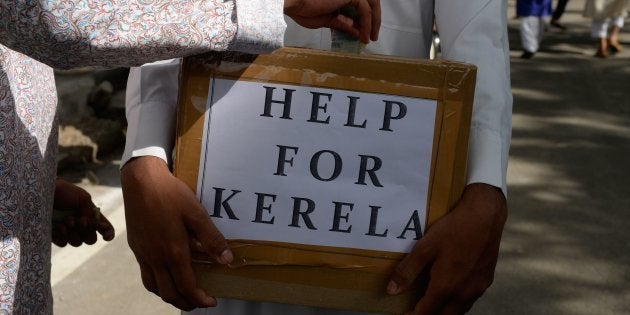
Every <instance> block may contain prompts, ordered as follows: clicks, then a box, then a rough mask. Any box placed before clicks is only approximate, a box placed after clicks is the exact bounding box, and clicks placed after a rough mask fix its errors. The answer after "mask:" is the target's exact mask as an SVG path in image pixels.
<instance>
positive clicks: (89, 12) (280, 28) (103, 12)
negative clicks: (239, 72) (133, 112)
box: [0, 0, 285, 68]
mask: <svg viewBox="0 0 630 315" xmlns="http://www.w3.org/2000/svg"><path fill="white" fill-rule="evenodd" d="M282 5H283V2H282V1H278V0H256V1H244V0H232V1H221V0H196V1H183V0H175V1H172V0H154V1H153V2H151V3H147V2H146V1H140V0H129V1H99V0H97V1H73V0H57V1H51V2H46V1H43V0H41V1H39V2H35V3H32V2H28V1H24V0H19V1H10V0H0V43H2V44H3V45H5V46H7V47H9V48H11V49H13V50H15V51H19V52H21V53H24V54H26V55H29V56H32V57H34V58H35V59H37V60H39V61H42V62H44V63H46V64H49V65H51V66H53V67H59V68H69V67H76V66H83V65H101V66H121V65H137V64H141V63H145V62H149V61H153V60H158V59H167V58H172V57H175V56H182V55H191V54H197V53H201V52H205V51H209V50H227V49H234V50H242V51H248V52H253V53H258V52H262V51H270V50H272V49H274V48H277V47H279V46H281V45H282V36H283V33H284V27H285V26H284V20H283V17H282V11H283V9H282ZM241 11H242V12H241ZM260 12H262V13H260ZM241 13H242V14H241ZM256 13H259V14H256ZM239 27H241V28H242V31H241V30H239Z"/></svg>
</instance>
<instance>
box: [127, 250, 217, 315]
mask: <svg viewBox="0 0 630 315" xmlns="http://www.w3.org/2000/svg"><path fill="white" fill-rule="evenodd" d="M175 256H176V257H177V260H176V261H172V262H170V263H166V265H164V266H155V267H154V268H152V267H151V266H150V265H149V264H146V263H144V262H142V261H141V260H140V259H139V258H138V257H136V260H138V264H139V265H140V275H141V278H142V284H143V285H144V287H145V288H146V289H147V290H148V291H150V292H152V293H154V294H156V295H158V296H160V297H161V298H162V300H163V301H165V302H167V303H169V304H172V305H173V306H175V307H177V308H179V309H181V310H185V311H189V310H192V309H193V308H197V307H214V306H216V305H217V301H216V299H215V298H213V297H211V296H209V295H207V294H206V293H205V292H204V291H203V290H202V289H201V288H199V287H197V283H196V280H195V275H194V273H193V271H192V266H191V264H190V254H189V253H186V252H181V253H178V254H177V255H175Z"/></svg>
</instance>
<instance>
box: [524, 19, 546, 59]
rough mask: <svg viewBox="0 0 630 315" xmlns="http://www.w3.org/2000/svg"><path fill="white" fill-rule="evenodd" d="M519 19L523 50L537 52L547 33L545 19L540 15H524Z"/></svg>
mask: <svg viewBox="0 0 630 315" xmlns="http://www.w3.org/2000/svg"><path fill="white" fill-rule="evenodd" d="M519 19H520V22H521V28H520V31H521V46H522V47H523V50H525V51H528V52H532V53H535V52H537V51H538V48H539V47H540V42H541V41H542V39H543V34H544V33H545V25H546V21H545V19H544V18H542V17H539V16H522V17H520V18H519Z"/></svg>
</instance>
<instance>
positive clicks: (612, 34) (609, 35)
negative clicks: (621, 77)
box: [584, 0, 630, 58]
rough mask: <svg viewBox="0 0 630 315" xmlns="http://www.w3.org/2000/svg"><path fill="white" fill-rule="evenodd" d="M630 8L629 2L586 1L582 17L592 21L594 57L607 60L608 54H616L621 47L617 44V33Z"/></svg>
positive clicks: (626, 0) (608, 0)
mask: <svg viewBox="0 0 630 315" xmlns="http://www.w3.org/2000/svg"><path fill="white" fill-rule="evenodd" d="M629 8H630V0H587V1H586V5H585V6H584V16H585V17H590V18H592V19H593V21H592V24H591V36H592V37H593V38H596V39H597V40H598V41H597V51H596V52H595V57H598V58H607V57H608V55H609V53H613V54H615V53H618V52H620V51H621V50H622V49H623V47H622V46H621V43H619V31H620V30H621V28H622V27H623V25H624V19H625V17H626V15H627V14H628V9H629Z"/></svg>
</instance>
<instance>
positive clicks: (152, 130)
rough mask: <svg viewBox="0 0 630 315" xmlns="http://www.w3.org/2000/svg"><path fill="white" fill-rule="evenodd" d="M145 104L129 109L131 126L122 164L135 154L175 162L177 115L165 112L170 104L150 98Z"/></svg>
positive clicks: (135, 155) (128, 114)
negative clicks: (174, 146)
mask: <svg viewBox="0 0 630 315" xmlns="http://www.w3.org/2000/svg"><path fill="white" fill-rule="evenodd" d="M142 105H143V106H137V107H134V108H131V109H130V110H128V112H127V119H128V121H129V127H128V128H127V141H126V142H125V151H124V153H123V156H122V158H121V161H120V166H121V168H122V167H123V166H124V165H125V164H126V163H127V162H129V160H131V159H132V158H135V157H140V156H155V157H159V158H161V159H162V160H164V162H165V163H167V164H168V165H170V163H171V152H172V148H173V145H174V137H175V123H176V119H174V118H173V116H172V115H165V114H164V110H165V109H166V108H169V105H170V104H166V103H159V102H146V103H143V104H142Z"/></svg>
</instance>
